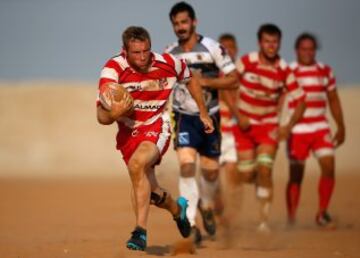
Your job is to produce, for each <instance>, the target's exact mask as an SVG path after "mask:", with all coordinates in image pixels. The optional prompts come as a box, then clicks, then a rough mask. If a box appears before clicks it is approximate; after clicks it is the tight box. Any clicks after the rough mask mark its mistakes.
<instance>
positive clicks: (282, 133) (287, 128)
mask: <svg viewBox="0 0 360 258" xmlns="http://www.w3.org/2000/svg"><path fill="white" fill-rule="evenodd" d="M305 109H306V105H305V100H304V99H301V100H299V101H298V104H297V106H296V108H295V110H294V113H293V114H292V116H291V117H290V120H289V122H288V123H287V124H286V125H283V126H281V127H280V128H279V135H278V139H279V141H282V140H286V139H287V138H288V137H289V136H290V132H291V129H292V128H293V127H294V125H295V124H296V123H297V122H298V121H299V120H300V119H301V118H302V116H303V114H304V112H305Z"/></svg>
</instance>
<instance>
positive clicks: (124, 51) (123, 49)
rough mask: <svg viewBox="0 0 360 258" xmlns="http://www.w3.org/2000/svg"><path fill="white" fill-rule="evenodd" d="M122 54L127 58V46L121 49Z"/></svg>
mask: <svg viewBox="0 0 360 258" xmlns="http://www.w3.org/2000/svg"><path fill="white" fill-rule="evenodd" d="M121 53H123V54H124V56H125V57H127V51H126V48H125V46H123V47H122V49H121Z"/></svg>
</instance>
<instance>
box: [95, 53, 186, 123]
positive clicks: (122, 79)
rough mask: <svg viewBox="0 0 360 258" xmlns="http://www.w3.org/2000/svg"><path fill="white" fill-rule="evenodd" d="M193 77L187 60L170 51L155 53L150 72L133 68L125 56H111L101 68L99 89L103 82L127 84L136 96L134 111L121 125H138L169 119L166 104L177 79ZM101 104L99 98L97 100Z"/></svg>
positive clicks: (133, 95)
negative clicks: (171, 53) (140, 71)
mask: <svg viewBox="0 0 360 258" xmlns="http://www.w3.org/2000/svg"><path fill="white" fill-rule="evenodd" d="M190 77H191V73H190V70H189V69H188V67H187V66H186V64H185V62H184V61H183V60H179V59H177V58H175V57H174V56H172V55H170V54H162V55H160V54H157V53H152V63H151V67H150V69H149V71H148V72H147V73H139V72H137V71H135V70H134V69H132V68H131V66H130V65H129V63H128V62H127V60H126V58H125V56H124V55H123V54H120V55H118V56H115V57H113V58H111V59H110V60H109V61H108V62H107V63H106V64H105V66H104V68H103V69H102V71H101V76H100V81H99V93H100V92H101V91H102V90H103V85H104V84H105V83H108V82H115V83H119V84H121V85H123V86H124V87H125V88H126V90H127V91H128V92H130V94H131V96H132V98H133V99H134V112H133V113H132V114H131V115H130V116H128V117H121V118H119V120H118V121H117V122H118V124H119V126H120V125H124V126H126V127H129V128H136V127H139V126H141V125H149V124H152V123H154V122H155V121H157V120H158V119H160V118H161V117H162V118H163V119H166V120H168V115H167V114H166V112H165V107H166V104H167V101H168V99H169V96H170V94H171V92H172V89H173V88H174V86H175V83H176V82H177V81H178V82H181V83H186V82H187V81H188V80H189V79H190ZM97 103H98V105H99V104H100V102H99V98H98V101H97Z"/></svg>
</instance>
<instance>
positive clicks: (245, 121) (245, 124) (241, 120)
mask: <svg viewBox="0 0 360 258" xmlns="http://www.w3.org/2000/svg"><path fill="white" fill-rule="evenodd" d="M237 123H238V126H239V127H240V130H241V131H247V130H248V129H249V128H250V119H249V118H248V117H247V116H245V115H243V114H239V115H238V118H237Z"/></svg>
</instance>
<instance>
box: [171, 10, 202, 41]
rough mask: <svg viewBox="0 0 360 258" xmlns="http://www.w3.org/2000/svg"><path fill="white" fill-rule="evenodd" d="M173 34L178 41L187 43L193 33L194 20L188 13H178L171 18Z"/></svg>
mask: <svg viewBox="0 0 360 258" xmlns="http://www.w3.org/2000/svg"><path fill="white" fill-rule="evenodd" d="M171 22H172V26H173V29H174V32H175V34H176V36H177V37H178V39H179V40H180V41H187V40H188V39H189V38H190V37H191V36H192V34H193V33H195V28H196V20H193V19H191V18H190V16H189V14H188V12H186V11H185V12H180V13H178V14H176V15H175V16H173V17H172V18H171Z"/></svg>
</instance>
